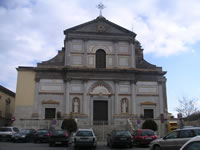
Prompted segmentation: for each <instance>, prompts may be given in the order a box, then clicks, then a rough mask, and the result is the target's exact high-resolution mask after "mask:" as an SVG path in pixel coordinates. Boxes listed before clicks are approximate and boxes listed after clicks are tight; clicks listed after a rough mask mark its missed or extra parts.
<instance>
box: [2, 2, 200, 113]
mask: <svg viewBox="0 0 200 150" xmlns="http://www.w3.org/2000/svg"><path fill="white" fill-rule="evenodd" d="M99 2H103V4H104V5H105V6H106V8H105V9H104V10H103V16H104V17H105V18H106V19H108V20H110V21H111V22H114V23H116V24H118V25H120V26H122V27H124V28H127V29H129V30H133V31H134V32H135V33H136V34H137V37H136V39H137V40H139V41H140V42H141V45H142V47H143V48H144V57H145V59H146V60H147V61H149V62H150V63H153V64H155V65H157V66H161V67H163V70H164V71H167V74H166V78H167V97H168V110H169V112H172V113H174V114H175V107H177V106H178V105H179V103H178V99H179V98H181V97H183V96H186V97H188V98H196V99H199V101H200V82H199V78H200V69H199V68H200V62H199V60H200V0H102V1H99V0H0V52H1V53H0V60H1V62H0V68H1V73H0V84H1V85H2V86H4V87H6V88H8V89H11V90H12V91H14V92H15V91H16V83H17V71H16V68H17V67H18V66H36V64H37V63H38V62H41V61H45V60H48V59H50V58H52V57H54V56H55V55H56V54H57V51H58V50H60V49H61V48H62V47H63V46H64V44H63V41H64V34H63V31H64V30H65V29H67V28H70V27H73V26H76V25H79V24H81V23H85V22H87V21H90V20H93V19H95V18H96V17H97V16H98V15H99V10H98V9H97V8H96V5H97V4H99ZM199 101H197V103H199V104H200V102H199Z"/></svg>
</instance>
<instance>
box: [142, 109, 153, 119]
mask: <svg viewBox="0 0 200 150" xmlns="http://www.w3.org/2000/svg"><path fill="white" fill-rule="evenodd" d="M149 118H154V117H153V109H144V119H149Z"/></svg>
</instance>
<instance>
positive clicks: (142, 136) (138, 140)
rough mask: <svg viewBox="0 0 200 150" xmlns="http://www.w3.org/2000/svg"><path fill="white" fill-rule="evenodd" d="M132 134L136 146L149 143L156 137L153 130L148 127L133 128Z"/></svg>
mask: <svg viewBox="0 0 200 150" xmlns="http://www.w3.org/2000/svg"><path fill="white" fill-rule="evenodd" d="M132 135H133V143H134V144H135V145H138V146H140V145H142V146H146V145H149V144H150V143H151V142H152V141H153V140H155V139H157V138H158V137H157V136H156V134H155V132H154V131H153V130H150V129H138V130H134V131H133V134H132Z"/></svg>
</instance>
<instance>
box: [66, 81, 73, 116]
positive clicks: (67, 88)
mask: <svg viewBox="0 0 200 150" xmlns="http://www.w3.org/2000/svg"><path fill="white" fill-rule="evenodd" d="M70 84H71V81H70V80H67V82H66V89H65V90H66V111H65V113H66V114H70V108H71V107H72V106H71V105H70V95H69V94H70Z"/></svg>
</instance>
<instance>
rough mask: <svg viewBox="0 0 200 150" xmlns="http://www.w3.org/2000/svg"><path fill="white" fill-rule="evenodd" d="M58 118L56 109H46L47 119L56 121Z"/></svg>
mask: <svg viewBox="0 0 200 150" xmlns="http://www.w3.org/2000/svg"><path fill="white" fill-rule="evenodd" d="M55 117H56V109H55V108H45V119H54V118H55Z"/></svg>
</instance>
